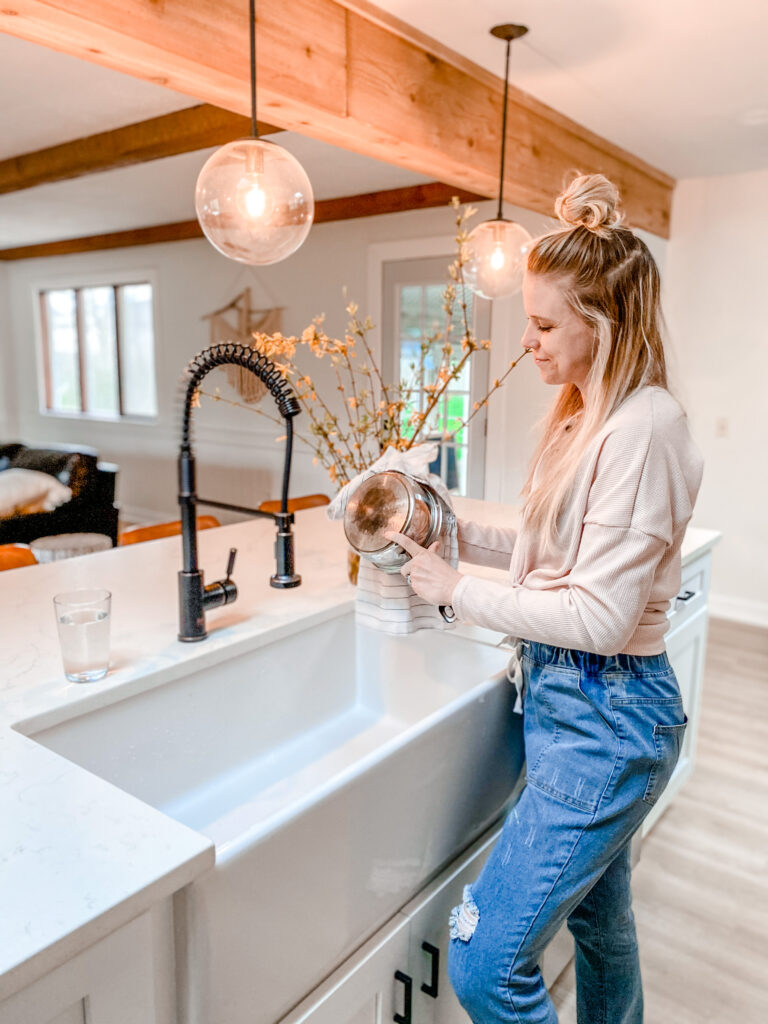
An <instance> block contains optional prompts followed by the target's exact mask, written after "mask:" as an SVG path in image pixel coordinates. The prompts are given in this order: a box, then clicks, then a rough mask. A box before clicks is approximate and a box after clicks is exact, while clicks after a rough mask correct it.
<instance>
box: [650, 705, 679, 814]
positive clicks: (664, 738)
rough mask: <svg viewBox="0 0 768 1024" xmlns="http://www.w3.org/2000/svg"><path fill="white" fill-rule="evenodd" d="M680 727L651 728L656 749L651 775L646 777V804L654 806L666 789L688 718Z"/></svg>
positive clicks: (659, 726)
mask: <svg viewBox="0 0 768 1024" xmlns="http://www.w3.org/2000/svg"><path fill="white" fill-rule="evenodd" d="M683 717H684V720H683V722H682V723H681V724H680V725H659V724H657V725H655V726H654V727H653V742H654V746H655V747H656V760H655V761H654V762H653V764H652V765H651V773H650V775H649V777H648V785H647V786H646V787H645V794H644V796H643V800H644V801H645V803H647V804H651V805H653V804H655V803H656V801H657V800H658V799H659V797H660V796H661V794H662V793H663V792H664V790H665V789H666V787H667V783H668V782H669V780H670V779H671V777H672V772H673V771H674V770H675V765H676V764H677V761H678V758H679V757H680V751H681V750H682V746H683V738H684V736H685V730H686V728H687V726H688V716H687V715H685V716H683Z"/></svg>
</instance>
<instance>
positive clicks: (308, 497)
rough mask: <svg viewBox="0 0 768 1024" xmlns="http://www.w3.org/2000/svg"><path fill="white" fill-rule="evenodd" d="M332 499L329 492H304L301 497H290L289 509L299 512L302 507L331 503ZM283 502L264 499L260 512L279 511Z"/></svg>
mask: <svg viewBox="0 0 768 1024" xmlns="http://www.w3.org/2000/svg"><path fill="white" fill-rule="evenodd" d="M330 503H331V499H330V498H329V497H328V495H327V494H304V495H303V496H302V497H300V498H289V499H288V511H289V512H298V511H299V509H302V508H315V506H317V505H330ZM281 505H282V502H281V501H279V500H277V501H262V503H261V504H260V505H259V512H279V511H280V507H281Z"/></svg>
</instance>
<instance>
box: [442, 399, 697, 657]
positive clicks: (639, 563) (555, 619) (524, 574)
mask: <svg viewBox="0 0 768 1024" xmlns="http://www.w3.org/2000/svg"><path fill="white" fill-rule="evenodd" d="M702 466H703V462H702V457H701V454H700V452H699V450H698V448H697V447H696V445H695V444H694V442H693V440H692V438H691V435H690V433H689V431H688V423H687V419H686V417H685V414H684V412H683V410H682V409H681V408H680V406H679V404H678V403H677V402H676V401H675V399H674V398H673V397H672V396H671V395H670V394H669V392H668V391H666V390H665V389H664V388H659V387H644V388H639V389H638V390H637V391H635V392H633V393H632V394H631V395H630V396H629V397H628V398H627V399H626V400H625V401H624V402H623V404H622V405H621V406H620V407H619V409H617V410H616V412H615V413H614V414H613V415H612V416H611V417H610V418H609V419H608V421H607V422H606V424H605V425H604V427H603V429H602V430H601V431H600V432H599V434H598V435H597V436H596V437H595V438H594V440H593V442H592V444H591V445H590V447H589V449H588V450H587V452H586V453H585V456H584V458H583V461H582V463H581V465H580V467H579V471H578V474H577V477H576V481H575V484H574V486H573V488H572V490H571V493H570V496H569V499H568V502H567V505H566V507H565V509H564V510H563V513H562V515H561V518H560V520H559V526H560V529H561V536H562V538H563V543H562V547H561V548H560V549H559V550H558V551H556V552H551V551H550V552H548V553H547V552H545V551H542V550H540V548H539V545H538V543H537V537H536V535H535V534H534V533H532V531H530V530H526V529H525V528H523V529H522V530H521V531H520V533H517V532H516V531H515V530H513V529H508V528H499V527H492V526H483V525H481V524H480V523H474V522H468V521H465V520H460V521H459V555H460V558H461V559H462V560H463V561H469V562H474V563H475V564H479V565H492V566H497V567H502V568H509V576H510V581H509V584H506V583H497V582H495V581H493V580H487V579H482V578H480V577H477V576H472V575H465V576H463V577H462V579H461V580H460V581H459V582H458V583H457V585H456V587H455V589H454V592H453V597H452V604H453V608H454V611H455V612H456V615H457V618H459V619H460V620H464V621H469V622H474V623H476V624H477V625H479V626H485V627H487V628H489V629H493V630H498V631H500V632H503V633H507V634H510V635H512V636H515V637H521V638H524V639H526V640H537V641H539V642H540V643H547V644H554V645H555V646H558V647H569V648H572V649H575V650H581V651H592V652H594V653H597V654H607V655H609V654H619V653H625V654H640V655H644V654H660V653H661V652H662V651H663V650H664V649H665V645H664V633H665V632H666V629H667V625H668V622H667V617H666V611H667V608H668V606H669V602H670V601H671V600H672V599H673V598H674V597H675V595H676V594H677V593H678V590H679V587H680V546H681V544H682V541H683V535H684V533H685V528H686V525H687V524H688V522H689V521H690V518H691V515H692V512H693V506H694V502H695V501H696V495H697V494H698V490H699V485H700V484H701V475H702ZM510 561H511V564H510Z"/></svg>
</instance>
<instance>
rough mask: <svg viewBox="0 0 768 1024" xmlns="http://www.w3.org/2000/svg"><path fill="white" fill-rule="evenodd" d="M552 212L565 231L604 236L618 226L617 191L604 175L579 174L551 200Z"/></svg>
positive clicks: (619, 215) (619, 213)
mask: <svg viewBox="0 0 768 1024" xmlns="http://www.w3.org/2000/svg"><path fill="white" fill-rule="evenodd" d="M555 213H556V214H557V216H558V218H559V219H560V221H561V223H562V224H565V225H566V226H567V227H569V228H579V227H583V228H587V229H588V230H589V231H594V232H595V234H598V235H603V236H605V235H607V234H608V231H609V229H610V228H613V227H616V226H617V225H618V224H621V222H622V220H623V214H622V213H621V210H620V209H619V190H618V189H617V188H616V186H615V185H614V184H613V182H611V181H609V180H608V179H607V178H606V177H605V175H604V174H581V175H579V177H578V178H574V179H573V181H572V182H571V184H570V185H569V186H568V188H567V189H566V190H565V191H564V192H562V193H561V194H560V195H559V196H558V197H557V199H556V200H555Z"/></svg>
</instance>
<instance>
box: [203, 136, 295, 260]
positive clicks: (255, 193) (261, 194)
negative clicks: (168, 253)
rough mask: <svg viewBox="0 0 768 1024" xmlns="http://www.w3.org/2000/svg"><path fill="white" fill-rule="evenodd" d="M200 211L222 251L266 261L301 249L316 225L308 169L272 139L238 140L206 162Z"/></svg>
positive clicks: (213, 241)
mask: <svg viewBox="0 0 768 1024" xmlns="http://www.w3.org/2000/svg"><path fill="white" fill-rule="evenodd" d="M195 209H196V211H197V219H198V220H199V221H200V226H201V227H202V229H203V231H204V232H205V235H206V237H207V238H208V240H209V241H210V242H211V244H212V245H214V246H215V247H216V248H217V249H218V250H219V252H221V253H223V254H224V255H225V256H228V257H229V258H230V259H233V260H237V261H238V262H239V263H249V264H253V265H266V264H269V263H277V262H279V261H280V260H284V259H285V258H286V257H287V256H290V255H291V253H294V252H295V251H296V250H297V249H298V248H299V246H300V245H301V244H302V242H303V241H304V239H305V238H306V237H307V235H308V234H309V229H310V228H311V227H312V219H313V217H314V213H315V201H314V197H313V195H312V186H311V184H310V182H309V178H308V177H307V175H306V172H305V171H304V168H303V167H302V166H301V164H300V163H299V162H298V160H297V159H296V158H295V157H294V156H293V155H292V154H291V153H289V152H288V150H287V149H283V148H282V146H277V145H275V143H274V142H268V141H267V140H266V139H238V140H237V141H236V142H230V143H228V144H227V145H226V146H222V147H221V149H217V150H216V152H215V153H214V154H213V155H212V156H211V157H210V158H209V159H208V160H207V161H206V163H205V164H204V166H203V169H202V170H201V171H200V174H199V176H198V179H197V187H196V189H195Z"/></svg>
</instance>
